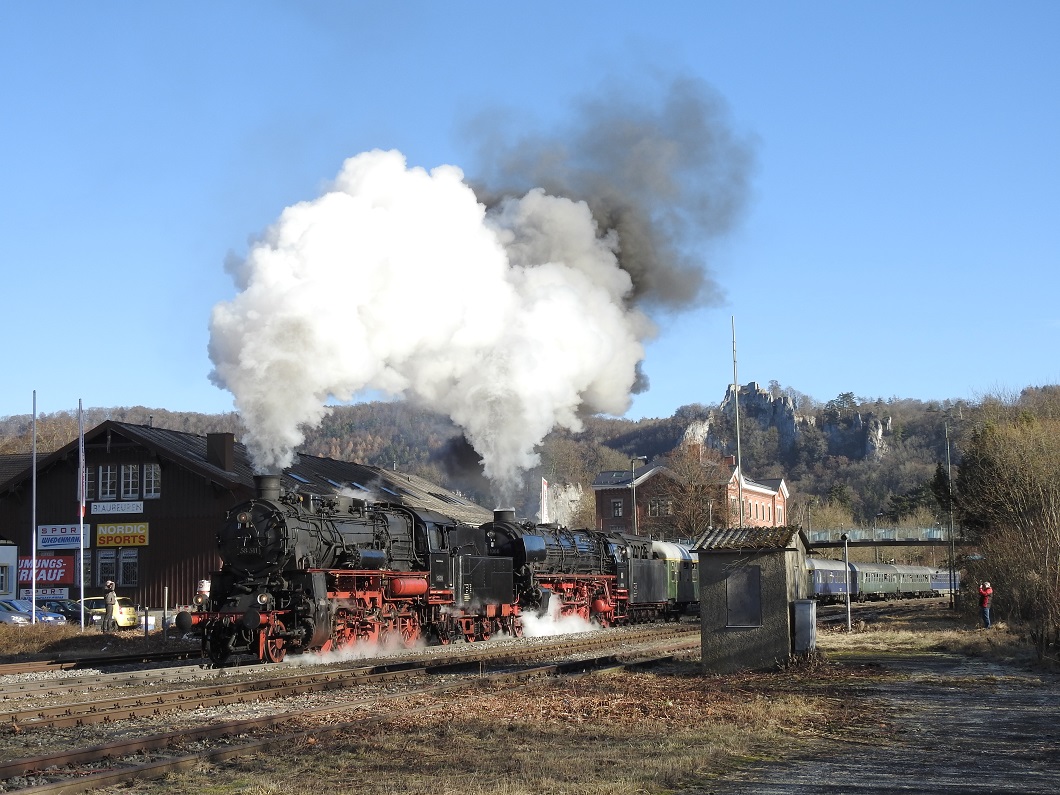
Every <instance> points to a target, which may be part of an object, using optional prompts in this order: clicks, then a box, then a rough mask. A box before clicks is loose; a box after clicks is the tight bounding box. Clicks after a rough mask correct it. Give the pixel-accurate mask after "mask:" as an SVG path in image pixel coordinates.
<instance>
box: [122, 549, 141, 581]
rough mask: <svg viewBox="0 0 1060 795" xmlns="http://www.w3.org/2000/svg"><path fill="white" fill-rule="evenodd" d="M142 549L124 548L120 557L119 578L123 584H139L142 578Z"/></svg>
mask: <svg viewBox="0 0 1060 795" xmlns="http://www.w3.org/2000/svg"><path fill="white" fill-rule="evenodd" d="M139 575H140V550H138V549H123V550H121V556H120V557H119V559H118V576H119V577H120V578H121V579H119V580H118V582H119V583H121V584H122V585H138V584H139V580H140V576H139Z"/></svg>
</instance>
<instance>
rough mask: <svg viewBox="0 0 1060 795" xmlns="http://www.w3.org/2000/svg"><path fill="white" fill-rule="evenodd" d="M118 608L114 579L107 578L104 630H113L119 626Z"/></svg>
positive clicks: (104, 595)
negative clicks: (116, 613) (116, 612)
mask: <svg viewBox="0 0 1060 795" xmlns="http://www.w3.org/2000/svg"><path fill="white" fill-rule="evenodd" d="M117 608H118V595H117V594H116V593H114V580H107V583H106V585H105V586H104V587H103V627H102V629H103V631H104V632H113V631H114V630H115V629H116V628H117V626H118V620H117V617H116V616H115V615H114V611H115V610H117Z"/></svg>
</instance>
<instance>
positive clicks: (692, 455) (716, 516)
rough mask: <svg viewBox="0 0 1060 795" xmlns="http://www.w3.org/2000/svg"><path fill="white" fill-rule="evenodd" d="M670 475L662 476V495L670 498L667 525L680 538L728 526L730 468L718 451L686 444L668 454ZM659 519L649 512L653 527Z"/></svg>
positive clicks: (650, 524) (691, 536) (668, 472)
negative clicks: (727, 497)
mask: <svg viewBox="0 0 1060 795" xmlns="http://www.w3.org/2000/svg"><path fill="white" fill-rule="evenodd" d="M666 468H667V473H666V474H667V475H668V476H667V477H665V478H659V483H660V485H659V486H658V489H659V491H658V493H659V495H660V496H661V497H662V498H663V499H664V500H666V501H667V502H666V513H667V515H666V516H665V517H659V520H663V519H665V522H666V524H668V525H669V526H670V527H672V528H673V533H674V535H676V536H677V537H680V538H690V539H694V538H697V537H698V536H700V535H702V534H703V533H704V532H706V530H708V529H709V528H710V527H711V526H713V527H728V526H729V524H730V522H729V506H728V500H727V499H726V489H725V486H726V483H727V482H728V479H729V474H730V470H729V468H728V467H726V466H724V465H722V463H721V455H720V453H718V451H717V450H712V449H710V448H706V447H703V446H702V445H699V444H694V443H688V444H683V445H681V446H680V447H678V448H677V449H675V450H674V451H673V452H672V453H670V455H669V456H668V457H667V461H666ZM653 522H656V520H655V517H651V516H650V515H649V517H648V519H647V520H646V524H647V525H648V527H649V528H650V527H651V526H652V523H653Z"/></svg>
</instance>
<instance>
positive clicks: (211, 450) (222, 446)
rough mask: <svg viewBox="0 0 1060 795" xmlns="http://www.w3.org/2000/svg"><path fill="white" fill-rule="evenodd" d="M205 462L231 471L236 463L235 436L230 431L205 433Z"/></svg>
mask: <svg viewBox="0 0 1060 795" xmlns="http://www.w3.org/2000/svg"><path fill="white" fill-rule="evenodd" d="M206 463H207V464H213V465H214V466H215V467H220V468H221V469H223V470H224V471H225V472H231V471H232V470H233V469H235V465H236V437H235V435H234V434H231V433H208V434H206Z"/></svg>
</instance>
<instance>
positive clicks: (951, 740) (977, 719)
mask: <svg viewBox="0 0 1060 795" xmlns="http://www.w3.org/2000/svg"><path fill="white" fill-rule="evenodd" d="M847 660H849V662H850V664H859V663H860V664H869V665H879V666H880V668H881V669H882V671H883V672H888V673H890V674H892V675H890V676H886V677H884V680H883V681H882V682H881V683H879V684H873V685H870V686H868V687H860V688H859V692H858V694H857V696H858V697H860V698H868V699H871V700H872V702H874V703H876V704H878V706H879V710H880V713H879V714H880V722H879V725H878V726H873V727H868V728H862V729H860V730H858V731H856V732H852V734H851V738H850V740H849V741H831V742H828V744H827V746H826V747H821V748H820V750H819V753H814V754H813V755H811V756H808V757H803V758H799V759H793V760H789V761H787V762H783V763H778V764H773V765H762V766H757V767H754V768H750V769H745V770H742V771H740V772H739V773H736V774H733V775H732V776H731V777H729V778H727V779H725V780H721V781H716V782H712V784H710V785H707V786H705V787H703V788H702V789H699V790H697V791H696V792H698V793H704V794H705V793H714V794H716V795H743V794H745V793H754V795H793V793H800V795H801V794H802V793H812V792H814V793H815V792H826V793H872V795H889V794H890V793H931V794H932V795H934V794H935V793H940V794H941V795H951V794H955V793H977V795H992V794H993V793H1009V792H1011V793H1034V794H1035V795H1038V794H1039V793H1040V794H1041V795H1057V793H1060V677H1055V676H1050V675H1040V674H1034V673H1025V672H1021V671H1019V670H1016V669H1013V668H1008V667H1005V666H1003V665H999V664H995V663H992V662H987V661H983V660H978V659H972V658H968V657H964V656H961V655H951V654H939V653H931V652H919V653H910V654H908V655H906V654H902V655H892V656H887V657H883V658H881V657H880V656H879V655H878V654H873V655H871V656H870V655H868V654H865V655H858V656H849V657H844V662H846V661H847ZM887 724H890V726H891V727H892V729H893V730H892V731H889V732H888V735H887V736H886V737H883V738H881V737H877V736H874V735H876V734H877V733H879V731H880V728H879V727H880V726H885V725H887ZM686 795H693V793H691V792H689V793H687V794H686Z"/></svg>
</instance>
